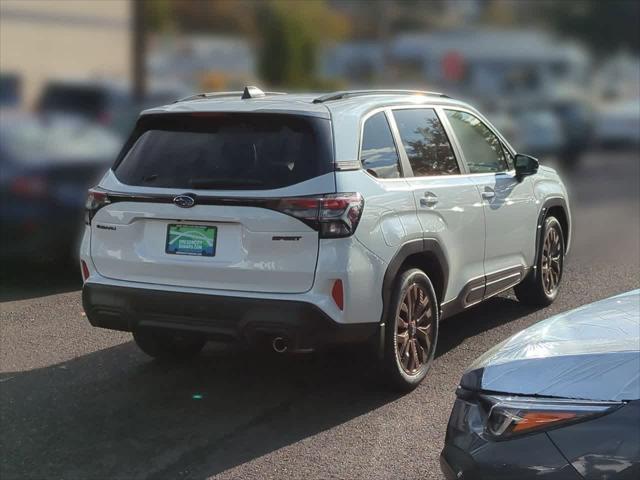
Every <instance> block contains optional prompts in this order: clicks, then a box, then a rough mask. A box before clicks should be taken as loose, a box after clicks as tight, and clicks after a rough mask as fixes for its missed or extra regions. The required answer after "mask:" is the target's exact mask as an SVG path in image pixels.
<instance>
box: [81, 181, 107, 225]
mask: <svg viewBox="0 0 640 480" xmlns="http://www.w3.org/2000/svg"><path fill="white" fill-rule="evenodd" d="M110 203H111V201H110V200H109V195H107V193H106V192H103V191H102V190H97V189H95V188H91V189H89V192H88V194H87V202H86V203H85V206H84V208H85V214H84V223H85V224H87V225H91V220H92V219H93V216H94V215H95V214H96V212H97V211H98V210H100V209H101V208H102V207H104V206H105V205H109V204H110Z"/></svg>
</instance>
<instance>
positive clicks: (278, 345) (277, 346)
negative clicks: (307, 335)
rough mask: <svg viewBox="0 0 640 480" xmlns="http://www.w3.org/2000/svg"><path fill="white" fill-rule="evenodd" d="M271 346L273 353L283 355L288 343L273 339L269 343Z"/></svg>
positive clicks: (280, 338) (281, 339)
mask: <svg viewBox="0 0 640 480" xmlns="http://www.w3.org/2000/svg"><path fill="white" fill-rule="evenodd" d="M271 346H272V347H273V350H274V351H276V352H278V353H284V352H286V351H287V349H288V348H289V342H288V341H287V340H286V339H285V338H282V337H275V338H274V339H273V341H272V342H271Z"/></svg>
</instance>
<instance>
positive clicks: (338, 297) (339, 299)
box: [331, 279, 344, 310]
mask: <svg viewBox="0 0 640 480" xmlns="http://www.w3.org/2000/svg"><path fill="white" fill-rule="evenodd" d="M331 297H332V298H333V301H334V302H336V305H337V306H338V308H339V309H340V310H344V289H343V288H342V280H340V279H338V280H336V281H335V282H333V288H332V289H331Z"/></svg>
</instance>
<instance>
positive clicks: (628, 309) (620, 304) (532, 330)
mask: <svg viewBox="0 0 640 480" xmlns="http://www.w3.org/2000/svg"><path fill="white" fill-rule="evenodd" d="M461 386H462V387H464V388H467V389H471V390H485V391H493V392H504V393H513V394H519V395H540V396H548V397H564V398H582V399H589V400H637V399H639V398H640V290H634V291H632V292H628V293H624V294H622V295H618V296H615V297H611V298H607V299H605V300H601V301H599V302H596V303H592V304H589V305H585V306H583V307H580V308H577V309H575V310H571V311H569V312H565V313H562V314H560V315H556V316H554V317H551V318H548V319H547V320H543V321H542V322H539V323H537V324H535V325H533V326H531V327H529V328H527V329H526V330H523V331H522V332H520V333H517V334H516V335H514V336H512V337H510V338H508V339H507V340H505V341H504V342H502V343H500V344H498V345H496V346H495V347H493V348H491V349H490V350H488V351H487V352H486V353H484V354H483V355H482V356H480V357H479V358H478V359H477V360H476V361H475V362H474V363H473V364H472V365H471V366H470V367H469V369H468V370H467V371H466V372H465V374H464V375H463V377H462V381H461Z"/></svg>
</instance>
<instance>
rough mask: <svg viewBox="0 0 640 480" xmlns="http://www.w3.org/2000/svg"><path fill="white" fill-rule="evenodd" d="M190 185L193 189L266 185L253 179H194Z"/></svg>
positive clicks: (190, 181)
mask: <svg viewBox="0 0 640 480" xmlns="http://www.w3.org/2000/svg"><path fill="white" fill-rule="evenodd" d="M189 184H190V185H191V186H192V187H193V188H224V187H259V186H261V185H264V183H263V182H262V181H261V180H258V179H253V178H192V179H191V180H189Z"/></svg>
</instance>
